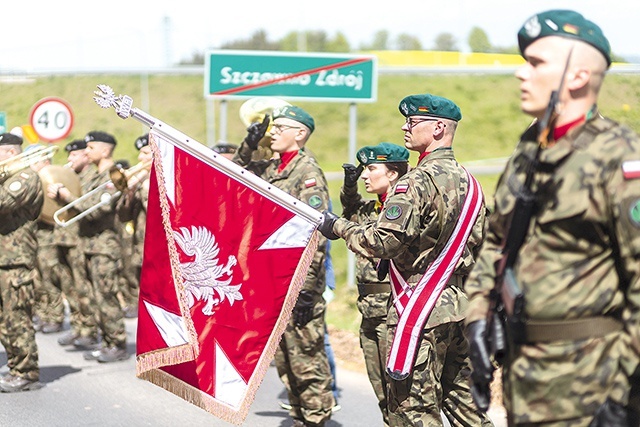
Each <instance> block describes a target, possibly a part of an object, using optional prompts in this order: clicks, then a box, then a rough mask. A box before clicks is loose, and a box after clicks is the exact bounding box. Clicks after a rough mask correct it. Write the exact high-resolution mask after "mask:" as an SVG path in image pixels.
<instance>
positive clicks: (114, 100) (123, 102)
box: [93, 85, 133, 119]
mask: <svg viewBox="0 0 640 427" xmlns="http://www.w3.org/2000/svg"><path fill="white" fill-rule="evenodd" d="M93 93H94V94H95V95H96V96H94V97H93V100H94V101H95V102H96V104H98V105H99V106H100V107H102V108H109V107H113V108H115V109H116V114H118V116H120V118H123V119H127V118H129V117H130V116H131V107H132V106H133V99H131V97H130V96H127V95H118V96H116V95H115V92H113V89H111V87H110V86H107V85H98V90H96V91H94V92H93Z"/></svg>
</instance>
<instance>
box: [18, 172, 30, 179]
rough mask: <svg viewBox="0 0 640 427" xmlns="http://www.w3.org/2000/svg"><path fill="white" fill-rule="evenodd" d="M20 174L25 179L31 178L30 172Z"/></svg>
mask: <svg viewBox="0 0 640 427" xmlns="http://www.w3.org/2000/svg"><path fill="white" fill-rule="evenodd" d="M20 176H21V177H22V178H23V179H29V174H28V173H25V172H22V173H21V174H20Z"/></svg>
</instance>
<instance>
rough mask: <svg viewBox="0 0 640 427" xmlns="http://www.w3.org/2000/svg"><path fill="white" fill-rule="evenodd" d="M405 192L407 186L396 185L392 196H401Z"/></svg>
mask: <svg viewBox="0 0 640 427" xmlns="http://www.w3.org/2000/svg"><path fill="white" fill-rule="evenodd" d="M407 190H409V184H398V185H396V190H395V192H394V193H393V194H403V193H406V192H407Z"/></svg>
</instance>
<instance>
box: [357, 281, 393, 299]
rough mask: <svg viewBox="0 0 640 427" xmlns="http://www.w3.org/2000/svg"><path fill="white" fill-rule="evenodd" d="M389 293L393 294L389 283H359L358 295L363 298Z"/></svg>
mask: <svg viewBox="0 0 640 427" xmlns="http://www.w3.org/2000/svg"><path fill="white" fill-rule="evenodd" d="M387 292H391V286H390V285H389V284H388V283H358V295H360V296H361V297H363V296H365V295H371V294H384V293H387Z"/></svg>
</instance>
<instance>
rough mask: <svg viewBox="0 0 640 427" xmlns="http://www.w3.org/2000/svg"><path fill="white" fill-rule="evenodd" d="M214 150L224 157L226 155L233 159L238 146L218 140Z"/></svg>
mask: <svg viewBox="0 0 640 427" xmlns="http://www.w3.org/2000/svg"><path fill="white" fill-rule="evenodd" d="M212 149H213V151H215V152H216V153H218V154H221V155H222V157H226V158H227V159H229V160H233V156H234V155H235V154H236V151H238V146H237V145H235V144H231V143H229V142H224V141H218V143H217V144H216V145H214V146H213V147H212Z"/></svg>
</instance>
